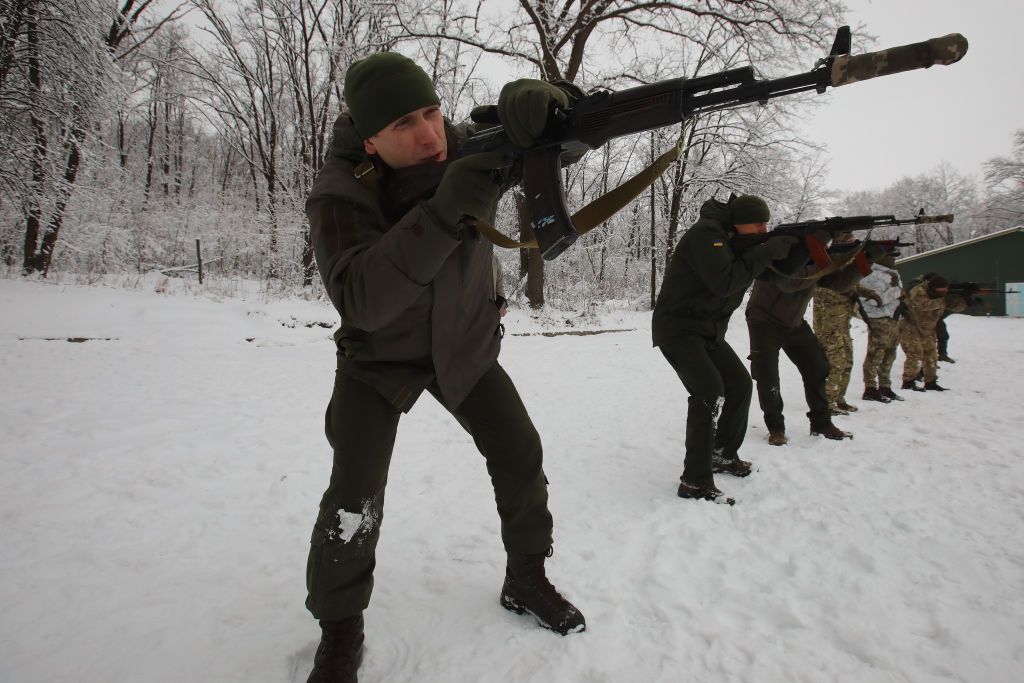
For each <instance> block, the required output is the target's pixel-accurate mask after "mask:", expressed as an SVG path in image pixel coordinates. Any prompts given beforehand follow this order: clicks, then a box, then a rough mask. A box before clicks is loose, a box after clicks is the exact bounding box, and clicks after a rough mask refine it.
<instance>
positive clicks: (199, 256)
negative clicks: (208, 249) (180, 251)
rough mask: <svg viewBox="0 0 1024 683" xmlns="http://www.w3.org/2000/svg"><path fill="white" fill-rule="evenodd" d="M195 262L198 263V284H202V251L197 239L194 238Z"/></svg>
mask: <svg viewBox="0 0 1024 683" xmlns="http://www.w3.org/2000/svg"><path fill="white" fill-rule="evenodd" d="M196 262H197V263H198V264H199V284H203V252H202V251H201V250H200V249H199V240H198V239H197V240H196Z"/></svg>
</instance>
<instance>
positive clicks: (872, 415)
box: [0, 280, 1024, 683]
mask: <svg viewBox="0 0 1024 683" xmlns="http://www.w3.org/2000/svg"><path fill="white" fill-rule="evenodd" d="M335 320H336V317H335V314H334V313H333V310H332V309H330V308H329V307H328V306H326V305H324V304H319V303H310V302H302V301H287V302H274V303H270V304H267V303H260V302H253V301H243V300H239V299H228V300H224V301H214V300H210V299H204V298H199V297H193V296H183V295H181V296H164V295H159V294H155V293H151V292H133V291H125V290H117V289H104V288H96V287H86V286H61V285H54V284H46V283H33V282H22V281H17V280H0V386H2V390H0V391H2V407H0V431H2V440H0V519H2V526H0V681H4V682H8V681H9V682H11V683H31V682H46V683H53V682H55V681H75V682H85V683H112V682H122V681H123V682H129V681H132V682H134V681H148V682H174V683H180V682H200V681H202V682H206V681H210V682H215V683H220V682H225V683H226V682H233V681H239V682H241V681H245V682H252V683H255V682H263V681H267V682H282V681H304V680H305V676H306V673H307V672H308V669H309V666H310V663H311V659H312V653H313V650H314V647H315V644H316V641H317V638H318V628H317V626H316V623H315V622H314V621H313V619H312V618H311V617H310V616H309V615H308V613H307V612H306V611H305V609H304V607H303V599H304V597H305V591H304V571H305V559H306V551H307V544H308V539H309V533H310V530H311V525H312V522H313V518H314V516H315V513H316V507H317V503H318V501H319V498H320V494H321V492H322V490H323V488H324V487H325V486H326V484H327V479H328V473H329V468H330V450H329V448H328V446H327V443H326V441H325V439H324V437H323V434H322V426H323V410H324V407H325V406H326V403H327V400H328V397H329V394H330V390H331V384H332V378H333V372H334V349H333V346H332V344H331V341H330V338H329V335H330V330H329V329H325V328H324V327H320V326H318V325H317V323H320V322H324V323H328V324H332V323H333V322H334V321H335ZM553 321H554V317H552V318H551V319H549V320H547V321H539V320H535V319H532V318H530V316H529V315H527V314H526V313H523V312H520V311H514V312H513V313H512V314H511V315H510V316H509V317H508V318H506V320H505V324H506V327H507V328H508V333H509V335H508V336H507V337H506V340H505V345H504V350H503V353H502V362H503V364H504V365H505V367H506V368H507V369H508V370H509V373H510V374H511V375H512V377H513V378H514V379H515V380H516V382H517V385H518V387H519V389H520V392H521V393H522V395H523V397H524V400H525V401H526V404H527V407H528V408H529V409H530V411H531V414H532V416H533V418H534V421H535V422H536V424H537V426H538V429H539V431H540V433H541V435H542V437H543V439H544V442H545V451H546V469H547V473H548V478H549V479H550V482H551V504H552V509H553V513H554V515H555V524H556V529H555V534H556V544H555V556H554V557H553V558H552V559H551V560H550V561H549V568H550V572H549V573H550V575H551V576H552V577H553V579H554V581H555V583H556V585H557V586H558V587H559V588H560V589H561V590H562V591H563V592H564V593H565V594H566V595H567V596H568V597H569V598H570V599H572V600H573V601H574V602H575V603H576V604H577V605H578V606H579V607H580V609H581V610H582V611H583V612H584V613H585V614H586V616H587V622H588V628H587V631H586V633H583V634H580V635H572V636H568V637H564V638H563V637H560V636H557V635H554V634H552V633H550V632H547V631H544V630H542V629H540V628H537V627H536V626H535V624H534V623H533V621H532V620H531V619H529V618H527V617H518V616H515V615H513V614H511V613H508V612H506V611H504V610H502V609H501V608H500V607H499V605H498V601H497V596H498V591H499V589H500V586H501V580H502V571H503V565H504V555H503V552H502V548H501V544H500V541H499V535H498V519H497V515H496V513H495V511H494V503H493V499H492V494H491V491H490V486H489V482H488V479H487V475H486V472H485V470H484V467H483V463H482V461H481V458H480V456H479V455H478V454H477V453H476V452H475V450H474V448H473V446H472V443H471V441H470V440H469V438H468V437H467V436H466V435H465V434H464V433H462V432H461V430H460V429H459V428H458V426H457V425H456V423H455V422H454V420H453V419H452V418H451V417H450V416H448V414H447V413H446V412H445V411H444V410H442V409H441V408H439V407H438V406H437V404H436V403H435V402H434V401H433V400H432V399H431V398H430V397H429V396H425V398H424V399H423V400H422V401H421V402H420V403H419V404H418V405H417V406H416V407H415V408H414V409H413V411H412V412H411V414H409V415H408V416H406V417H404V418H403V422H402V426H401V427H400V431H399V439H398V444H397V446H396V452H395V457H394V460H393V463H392V468H391V477H390V485H389V488H388V497H387V500H388V503H387V515H386V524H385V525H384V529H383V536H382V540H381V544H380V546H379V548H378V567H377V573H376V577H377V589H376V592H375V594H374V598H373V602H372V604H371V606H370V609H369V610H368V611H367V614H366V622H367V656H366V660H365V663H364V665H363V668H362V670H361V672H360V680H361V681H364V683H377V682H381V681H388V682H391V683H403V682H413V681H416V682H427V683H433V682H444V683H463V682H464V683H479V682H502V683H506V682H507V683H526V682H536V683H540V682H543V683H554V682H558V683H561V682H568V683H577V682H578V683H583V682H587V683H604V682H608V683H612V682H615V683H621V682H625V681H643V682H645V683H655V682H662V681H663V682H666V683H669V682H671V683H676V682H678V681H692V682H694V683H703V682H715V683H719V682H723V681H736V682H741V681H742V682H745V683H750V682H756V683H773V682H779V683H782V682H790V681H800V682H806V683H821V682H823V681H841V682H843V683H869V682H874V681H878V682H883V681H884V682H890V681H914V682H918V681H921V682H924V681H963V682H969V683H1011V682H1016V681H1019V680H1022V674H1024V543H1022V539H1024V523H1022V519H1024V505H1022V502H1024V495H1022V490H1024V460H1022V451H1024V446H1022V443H1024V425H1022V422H1021V419H1020V412H1021V407H1022V406H1024V400H1022V399H1024V387H1022V385H1021V384H1020V382H1021V379H1020V378H1021V376H1022V372H1024V346H1022V344H1021V340H1022V338H1024V320H1010V319H995V318H992V319H985V318H968V317H964V316H954V317H953V318H951V319H950V330H951V333H952V338H953V341H952V345H951V350H950V353H951V354H952V355H953V356H954V357H956V358H957V359H958V361H959V362H958V363H957V364H956V365H950V366H944V367H942V369H941V372H940V380H941V382H942V383H943V384H945V385H948V386H949V387H950V388H951V389H952V391H950V392H947V393H944V394H938V393H931V392H929V393H927V394H916V393H915V394H911V393H910V392H905V394H906V399H907V400H906V401H905V402H903V403H894V404H891V405H879V404H872V403H865V402H862V401H859V400H857V399H858V397H859V396H860V393H861V390H862V384H861V381H860V374H859V373H860V363H859V359H860V357H862V355H863V350H864V343H865V333H864V328H863V325H862V324H861V323H860V322H859V321H855V322H854V335H855V344H856V353H857V357H858V364H857V367H856V368H855V371H854V379H853V382H852V386H851V389H850V392H849V395H848V396H849V398H850V399H851V400H852V401H853V402H854V403H856V404H858V405H859V406H860V408H861V409H860V412H858V413H856V414H855V415H853V416H850V417H848V418H838V419H837V420H836V421H837V423H838V424H839V425H840V426H841V427H843V428H845V429H849V430H851V431H853V432H855V434H856V438H855V439H854V440H853V441H852V442H851V441H847V442H843V443H836V442H829V441H824V440H820V439H816V438H812V437H810V436H808V435H807V433H806V430H805V425H806V420H805V419H804V417H803V413H804V412H805V411H806V407H805V406H804V404H803V398H802V393H801V388H800V383H799V379H798V376H797V375H796V372H795V370H794V369H793V367H792V366H791V365H790V364H789V363H788V362H783V367H782V372H783V383H784V394H785V398H786V401H787V417H788V421H789V425H790V430H789V431H790V432H791V436H792V440H791V442H790V444H789V445H788V446H786V447H784V448H773V447H770V446H768V445H767V444H766V442H765V430H764V427H763V423H762V422H761V420H760V415H759V413H758V409H757V406H756V401H755V405H754V406H753V407H752V411H751V422H750V431H749V434H748V438H747V443H746V445H745V446H744V449H743V452H742V454H743V456H744V457H746V458H748V459H750V460H753V461H754V462H755V463H756V465H757V467H758V471H757V472H756V473H754V475H753V476H751V477H749V478H747V479H743V480H737V479H732V478H728V477H724V476H721V477H719V479H718V483H719V486H720V487H721V488H723V489H724V490H725V491H726V492H727V493H729V494H731V495H734V496H736V497H737V498H738V499H739V502H738V504H737V505H736V506H735V507H733V508H729V507H727V506H724V505H713V504H710V503H704V502H696V501H685V500H681V499H679V498H677V497H676V495H675V490H676V485H677V483H678V481H677V477H678V476H679V473H680V469H681V466H682V437H683V429H684V424H683V418H684V416H685V405H686V394H685V392H684V390H683V388H682V386H681V385H680V383H679V381H678V380H677V379H676V377H675V376H674V374H673V373H672V372H671V370H670V368H669V366H668V364H667V363H666V362H665V361H664V359H663V358H662V357H661V355H660V354H659V353H658V352H657V351H656V350H654V349H652V348H651V344H650V332H649V315H648V314H644V313H637V312H627V313H616V314H607V315H605V316H604V317H603V319H602V320H600V321H591V324H590V326H591V327H604V328H614V329H627V330H629V331H623V332H615V333H607V334H599V335H593V336H553V337H549V336H541V335H529V336H513V334H514V333H523V332H539V331H542V330H548V331H551V330H553V329H555V328H554V327H553V326H552V325H553ZM307 324H312V325H313V326H312V327H306V325H307ZM579 327H580V324H579V323H577V324H576V325H575V326H574V327H573V328H571V329H579ZM67 337H92V338H95V339H93V340H91V341H86V342H81V343H69V342H67V341H63V340H64V339H66V338H67ZM51 339H56V340H51ZM730 341H731V342H732V343H733V344H734V345H735V346H736V347H737V350H738V351H741V352H743V353H744V354H745V352H746V348H747V340H746V329H745V326H744V324H743V321H742V317H741V315H737V316H736V318H735V319H734V325H733V329H732V330H731V332H730ZM897 363H898V365H897V368H898V367H899V364H900V363H902V356H901V357H900V358H899V360H898V361H897Z"/></svg>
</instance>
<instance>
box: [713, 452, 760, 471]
mask: <svg viewBox="0 0 1024 683" xmlns="http://www.w3.org/2000/svg"><path fill="white" fill-rule="evenodd" d="M711 471H712V472H714V473H715V474H718V473H719V472H722V473H725V474H731V475H733V476H734V477H746V476H748V475H749V474H750V472H751V471H752V470H751V468H750V463H749V462H748V461H746V460H740V459H739V457H735V458H727V457H725V456H724V455H722V453H721V451H719V450H717V449H715V451H713V452H712V453H711Z"/></svg>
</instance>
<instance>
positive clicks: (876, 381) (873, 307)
mask: <svg viewBox="0 0 1024 683" xmlns="http://www.w3.org/2000/svg"><path fill="white" fill-rule="evenodd" d="M895 261H896V254H895V253H893V252H891V251H890V252H889V253H887V254H886V255H885V256H883V257H881V258H879V259H878V262H877V263H874V264H872V266H871V273H869V274H868V276H867V277H865V278H864V279H863V280H861V283H860V286H861V288H863V289H867V290H869V291H871V292H872V293H874V294H875V295H876V297H877V299H876V298H870V299H869V298H862V299H861V305H862V306H863V307H864V308H863V311H864V315H865V316H866V319H865V321H864V322H865V323H867V326H868V350H867V353H866V354H865V356H864V395H863V396H862V397H861V398H863V399H864V400H865V401H879V402H881V403H888V402H890V401H902V400H903V398H902V397H901V396H900V395H899V394H897V393H896V392H894V391H893V390H892V379H891V373H892V365H893V362H894V361H895V360H896V347H897V346H899V343H900V324H899V322H898V321H897V320H896V317H895V316H896V311H897V309H899V307H900V301H902V299H903V283H902V281H901V280H900V274H899V272H897V271H896V267H895Z"/></svg>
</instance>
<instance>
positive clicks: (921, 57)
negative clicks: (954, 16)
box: [831, 33, 967, 88]
mask: <svg viewBox="0 0 1024 683" xmlns="http://www.w3.org/2000/svg"><path fill="white" fill-rule="evenodd" d="M965 54H967V39H966V38H964V37H963V36H962V35H960V34H959V33H950V34H949V35H948V36H941V37H939V38H932V39H931V40H925V41H923V42H920V43H911V44H910V45H901V46H899V47H892V48H889V49H887V50H879V51H877V52H868V53H867V54H863V55H855V56H850V55H839V56H838V57H835V58H834V60H833V61H832V76H831V80H832V86H833V87H835V88H838V87H839V86H841V85H848V84H850V83H856V82H858V81H866V80H867V79H869V78H876V77H878V76H888V75H890V74H897V73H900V72H902V71H912V70H913V69H927V68H928V67H930V66H931V65H932V64H953V63H954V62H958V61H960V59H962V58H963V56H964V55H965Z"/></svg>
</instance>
